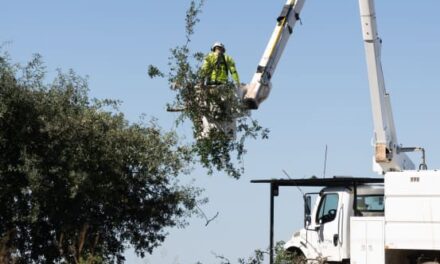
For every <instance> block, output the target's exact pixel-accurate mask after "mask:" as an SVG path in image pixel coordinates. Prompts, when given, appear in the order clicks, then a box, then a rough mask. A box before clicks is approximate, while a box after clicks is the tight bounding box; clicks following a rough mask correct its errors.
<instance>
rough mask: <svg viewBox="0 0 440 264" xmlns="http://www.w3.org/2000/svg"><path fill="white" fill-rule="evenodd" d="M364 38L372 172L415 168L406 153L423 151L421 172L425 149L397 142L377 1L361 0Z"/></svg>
mask: <svg viewBox="0 0 440 264" xmlns="http://www.w3.org/2000/svg"><path fill="white" fill-rule="evenodd" d="M359 8H360V15H361V23H362V35H363V39H364V44H365V55H366V59H367V67H368V81H369V86H370V97H371V106H372V110H373V123H374V144H375V156H374V161H373V170H374V171H376V172H379V173H385V172H388V171H402V170H412V169H414V164H413V162H412V161H411V160H410V159H409V157H408V156H407V155H406V154H405V152H411V151H422V152H423V156H422V163H421V164H420V167H419V168H420V169H426V164H425V154H424V149H423V148H419V147H412V148H404V147H401V146H400V145H399V144H398V142H397V136H396V129H395V126H394V120H393V112H392V109H391V103H390V95H389V94H388V93H387V91H386V90H385V81H384V75H383V71H382V64H381V58H380V56H381V44H382V40H381V39H380V38H379V35H378V33H377V23H376V13H375V7H374V0H359Z"/></svg>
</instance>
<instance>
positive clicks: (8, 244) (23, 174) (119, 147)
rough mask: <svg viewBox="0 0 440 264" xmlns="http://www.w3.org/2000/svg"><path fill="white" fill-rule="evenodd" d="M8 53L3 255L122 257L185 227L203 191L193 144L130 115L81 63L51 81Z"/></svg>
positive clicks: (1, 103)
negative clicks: (94, 91)
mask: <svg viewBox="0 0 440 264" xmlns="http://www.w3.org/2000/svg"><path fill="white" fill-rule="evenodd" d="M44 78H45V69H44V66H43V65H42V63H41V58H40V56H39V55H36V56H35V57H34V58H33V59H32V60H31V61H30V62H29V63H28V64H27V65H26V66H25V67H22V66H20V65H14V64H12V63H11V62H10V59H9V58H8V56H7V55H5V54H3V55H0V212H1V213H0V263H54V262H57V263H89V264H91V263H109V262H111V263H114V262H116V263H123V262H124V257H123V252H124V249H125V247H126V246H127V245H129V246H131V247H133V248H134V250H135V252H136V253H137V254H139V255H141V256H144V254H145V253H150V252H152V250H153V249H154V248H155V247H157V246H158V245H160V244H161V242H162V241H163V240H164V239H165V237H166V235H167V233H166V231H165V228H169V227H173V226H184V225H185V224H186V222H185V219H186V218H187V217H188V216H189V215H191V214H193V213H194V212H195V211H196V210H197V209H196V207H197V204H198V203H199V201H198V200H197V199H198V198H197V197H199V195H200V192H201V191H200V190H199V189H197V188H194V187H192V186H182V185H181V184H179V182H178V180H177V176H178V175H181V174H183V173H185V172H187V171H188V165H189V164H190V163H191V162H192V161H191V156H192V153H191V149H190V148H187V147H185V146H182V145H181V144H179V142H178V138H177V136H176V135H175V134H174V133H171V132H164V131H162V129H161V128H160V127H158V126H157V125H156V122H155V121H154V120H152V121H150V122H149V123H147V122H141V123H134V124H129V123H128V121H127V120H126V119H125V118H124V115H123V114H122V113H121V112H119V111H118V109H117V105H118V102H117V101H113V100H90V99H89V98H88V95H87V94H88V88H87V80H86V79H85V78H82V77H79V76H77V75H76V74H75V73H74V72H73V71H69V72H67V73H62V72H61V71H59V72H58V75H57V76H56V78H55V80H54V81H53V82H52V83H50V84H46V83H45V82H44Z"/></svg>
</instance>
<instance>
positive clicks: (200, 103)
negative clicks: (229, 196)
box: [148, 0, 269, 178]
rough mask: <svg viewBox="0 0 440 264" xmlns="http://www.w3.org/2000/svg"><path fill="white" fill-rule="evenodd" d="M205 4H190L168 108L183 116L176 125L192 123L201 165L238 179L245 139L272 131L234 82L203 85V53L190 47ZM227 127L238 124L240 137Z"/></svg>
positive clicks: (174, 58)
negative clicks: (252, 114)
mask: <svg viewBox="0 0 440 264" xmlns="http://www.w3.org/2000/svg"><path fill="white" fill-rule="evenodd" d="M203 4H204V1H203V0H201V1H199V2H196V1H194V0H193V1H191V4H190V7H189V9H188V10H187V13H186V19H185V22H186V27H185V29H186V42H185V44H183V45H181V46H177V47H175V48H173V49H171V56H170V58H169V62H168V65H169V72H168V74H167V75H166V76H167V78H168V82H169V84H170V89H171V90H173V91H174V92H175V94H176V97H175V100H174V101H173V102H172V103H171V104H169V105H168V109H169V110H171V111H179V112H180V113H181V114H180V116H179V118H178V119H177V124H181V123H182V122H183V121H185V120H190V121H191V122H192V124H193V136H194V139H195V142H194V144H193V152H194V154H195V155H197V156H198V157H199V158H200V159H199V162H200V163H201V164H202V166H204V167H205V168H207V169H208V173H209V174H212V173H213V171H214V170H217V171H225V172H226V173H227V174H228V175H230V176H232V177H234V178H239V177H240V176H241V174H242V173H243V171H244V168H243V166H242V163H241V161H242V157H243V155H244V154H245V153H246V149H245V140H246V139H248V138H253V139H256V138H257V137H261V138H267V137H268V133H269V131H268V129H265V128H263V127H261V126H260V125H259V124H258V122H257V121H256V120H252V119H251V118H250V115H249V114H248V112H247V111H246V110H245V109H244V106H243V104H242V102H241V98H238V96H237V93H236V87H235V85H234V84H233V83H226V84H224V85H222V86H216V87H208V86H205V85H204V84H203V83H204V77H203V75H202V74H201V72H200V66H201V64H202V62H203V58H204V54H203V53H201V52H194V53H193V52H191V50H190V46H189V43H190V42H191V36H192V35H193V34H194V28H195V25H196V24H197V23H198V22H199V18H198V15H199V14H200V13H201V11H202V7H203ZM148 73H149V76H150V77H157V76H162V77H163V75H161V73H162V72H161V71H160V70H159V69H158V68H157V67H155V66H152V65H150V66H149V67H148ZM203 119H205V120H208V121H209V123H211V124H215V125H214V126H213V127H211V129H210V130H209V133H206V131H204V127H203V125H202V120H203ZM225 124H233V126H235V124H236V127H237V134H238V137H235V136H231V135H230V134H229V133H228V131H225V129H223V128H222V127H223V125H225ZM205 130H206V129H205ZM234 155H235V157H236V159H235V158H234ZM237 162H238V163H239V164H237ZM237 165H238V166H237Z"/></svg>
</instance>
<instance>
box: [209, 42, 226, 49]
mask: <svg viewBox="0 0 440 264" xmlns="http://www.w3.org/2000/svg"><path fill="white" fill-rule="evenodd" d="M217 47H220V48H222V49H223V51H226V49H225V45H223V43H221V42H218V41H217V42H216V43H214V44H213V45H212V47H211V51H214V49H215V48H217Z"/></svg>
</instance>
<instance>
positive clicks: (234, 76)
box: [226, 56, 240, 85]
mask: <svg viewBox="0 0 440 264" xmlns="http://www.w3.org/2000/svg"><path fill="white" fill-rule="evenodd" d="M226 63H227V65H228V69H229V72H230V73H231V76H232V79H233V80H234V82H235V83H236V84H237V85H240V77H239V76H238V72H237V68H236V67H235V62H234V60H233V59H232V58H231V57H230V56H227V57H226Z"/></svg>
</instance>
